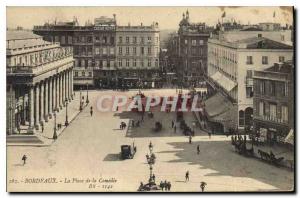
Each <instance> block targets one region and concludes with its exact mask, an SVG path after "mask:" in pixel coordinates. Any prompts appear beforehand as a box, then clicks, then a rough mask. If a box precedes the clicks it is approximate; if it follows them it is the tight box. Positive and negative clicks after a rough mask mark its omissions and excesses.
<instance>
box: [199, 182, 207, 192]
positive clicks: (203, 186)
mask: <svg viewBox="0 0 300 198" xmlns="http://www.w3.org/2000/svg"><path fill="white" fill-rule="evenodd" d="M206 185H207V184H206V183H205V182H200V188H201V190H202V192H204V188H205V186H206Z"/></svg>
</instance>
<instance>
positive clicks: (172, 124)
mask: <svg viewBox="0 0 300 198" xmlns="http://www.w3.org/2000/svg"><path fill="white" fill-rule="evenodd" d="M173 127H174V121H173V120H172V129H173Z"/></svg>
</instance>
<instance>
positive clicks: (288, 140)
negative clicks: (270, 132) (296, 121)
mask: <svg viewBox="0 0 300 198" xmlns="http://www.w3.org/2000/svg"><path fill="white" fill-rule="evenodd" d="M284 142H285V143H288V144H291V145H294V130H293V129H291V130H290V132H289V134H288V135H287V136H286V137H285V139H284Z"/></svg>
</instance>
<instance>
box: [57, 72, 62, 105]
mask: <svg viewBox="0 0 300 198" xmlns="http://www.w3.org/2000/svg"><path fill="white" fill-rule="evenodd" d="M58 80H59V108H60V109H62V75H61V74H60V75H59V77H58Z"/></svg>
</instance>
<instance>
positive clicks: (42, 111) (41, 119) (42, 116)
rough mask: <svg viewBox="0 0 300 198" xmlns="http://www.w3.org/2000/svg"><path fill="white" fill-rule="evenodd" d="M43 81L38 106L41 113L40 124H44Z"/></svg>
mask: <svg viewBox="0 0 300 198" xmlns="http://www.w3.org/2000/svg"><path fill="white" fill-rule="evenodd" d="M44 85H45V84H44V82H41V87H40V89H41V93H40V94H41V96H40V103H41V106H40V108H41V110H40V111H41V115H40V124H44V115H45V111H44V107H45V105H44V104H45V102H44V100H45V97H44Z"/></svg>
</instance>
